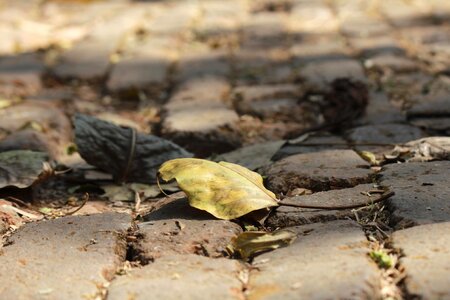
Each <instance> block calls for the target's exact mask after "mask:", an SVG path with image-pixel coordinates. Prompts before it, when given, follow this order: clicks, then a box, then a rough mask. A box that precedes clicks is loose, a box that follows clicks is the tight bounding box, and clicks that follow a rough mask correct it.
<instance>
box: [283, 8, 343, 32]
mask: <svg viewBox="0 0 450 300" xmlns="http://www.w3.org/2000/svg"><path fill="white" fill-rule="evenodd" d="M338 27H339V20H338V19H337V18H336V16H335V15H334V13H333V11H332V10H331V8H330V7H329V6H328V5H326V4H325V3H323V2H303V3H302V2H299V3H298V4H296V5H294V6H293V8H292V10H291V14H290V18H289V28H290V31H291V32H293V33H329V32H335V31H337V30H338Z"/></svg>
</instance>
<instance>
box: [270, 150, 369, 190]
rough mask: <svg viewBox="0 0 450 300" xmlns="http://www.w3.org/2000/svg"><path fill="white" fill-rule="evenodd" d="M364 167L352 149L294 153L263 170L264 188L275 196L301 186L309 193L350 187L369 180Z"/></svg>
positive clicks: (367, 172) (365, 164) (366, 166)
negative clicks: (310, 191) (265, 183)
mask: <svg viewBox="0 0 450 300" xmlns="http://www.w3.org/2000/svg"><path fill="white" fill-rule="evenodd" d="M371 174H372V173H371V171H370V170H369V169H368V164H367V162H366V161H364V160H363V159H362V158H361V157H359V155H358V154H356V153H355V152H354V151H352V150H326V151H321V152H313V153H305V154H297V155H293V156H289V157H286V158H284V159H282V160H279V161H277V162H276V163H274V164H273V165H272V166H271V167H269V168H268V169H267V170H266V171H265V175H266V176H267V185H268V187H269V189H270V190H272V191H274V192H277V193H287V192H288V191H290V190H292V189H294V188H296V187H302V188H307V189H311V190H313V191H324V190H330V189H336V188H345V187H352V186H355V185H357V184H361V183H368V182H370V181H371Z"/></svg>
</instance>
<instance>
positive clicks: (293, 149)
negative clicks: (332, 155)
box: [272, 134, 349, 161]
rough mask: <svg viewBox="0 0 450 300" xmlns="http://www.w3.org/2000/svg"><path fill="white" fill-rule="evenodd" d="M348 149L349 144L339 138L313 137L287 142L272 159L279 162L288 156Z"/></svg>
mask: <svg viewBox="0 0 450 300" xmlns="http://www.w3.org/2000/svg"><path fill="white" fill-rule="evenodd" d="M348 148H349V146H348V145H347V142H346V141H345V140H344V139H343V138H341V137H339V136H335V135H330V134H321V135H313V136H310V137H308V138H307V139H306V140H300V141H296V140H295V139H294V140H289V141H287V142H286V144H285V145H283V147H281V149H280V150H279V151H278V152H277V153H276V154H275V155H274V156H273V157H272V160H274V161H277V160H280V159H282V158H285V157H287V156H291V155H295V154H301V153H310V152H319V151H324V150H334V149H348Z"/></svg>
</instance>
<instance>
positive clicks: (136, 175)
mask: <svg viewBox="0 0 450 300" xmlns="http://www.w3.org/2000/svg"><path fill="white" fill-rule="evenodd" d="M135 133H136V132H135ZM134 137H135V139H134V138H133V130H132V129H130V128H125V127H120V126H116V125H114V124H111V123H108V122H105V121H102V120H99V119H96V118H93V117H90V116H86V115H77V116H76V117H75V141H76V144H77V147H78V152H79V153H80V155H81V157H83V158H84V159H85V160H86V161H87V162H88V163H89V164H91V165H93V166H96V167H98V168H99V169H101V170H103V171H105V172H108V173H110V174H113V176H114V178H115V179H116V180H123V181H128V182H142V183H149V182H155V181H156V170H157V168H158V166H159V165H161V164H162V163H163V162H164V161H166V160H169V159H173V158H177V157H191V156H192V154H190V153H189V152H187V151H186V150H184V149H183V148H181V147H179V146H178V145H176V144H174V143H172V142H170V141H168V140H165V139H162V138H159V137H156V136H153V135H147V134H142V133H136V135H135V136H134Z"/></svg>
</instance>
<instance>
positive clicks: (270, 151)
mask: <svg viewBox="0 0 450 300" xmlns="http://www.w3.org/2000/svg"><path fill="white" fill-rule="evenodd" d="M284 143H285V141H283V140H280V141H273V142H265V143H258V144H254V145H250V146H246V147H242V148H239V149H236V150H234V151H231V152H228V153H224V154H221V155H218V156H216V157H214V160H215V161H222V160H223V161H227V162H231V163H235V164H238V165H241V166H243V167H246V168H248V169H250V170H257V169H259V168H262V167H265V166H267V165H269V164H270V163H271V162H272V161H271V158H272V156H274V154H275V153H276V152H277V151H278V150H279V149H280V147H281V146H282V145H283V144H284Z"/></svg>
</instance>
